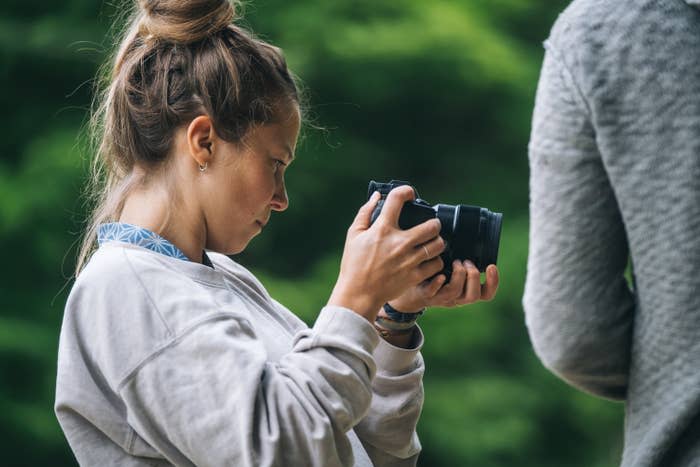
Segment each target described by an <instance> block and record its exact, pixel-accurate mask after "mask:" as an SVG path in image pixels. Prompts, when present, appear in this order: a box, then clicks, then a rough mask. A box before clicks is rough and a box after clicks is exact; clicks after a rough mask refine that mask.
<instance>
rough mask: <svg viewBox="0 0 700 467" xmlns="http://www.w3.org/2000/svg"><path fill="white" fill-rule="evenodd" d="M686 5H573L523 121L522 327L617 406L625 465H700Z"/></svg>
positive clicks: (698, 225)
mask: <svg viewBox="0 0 700 467" xmlns="http://www.w3.org/2000/svg"><path fill="white" fill-rule="evenodd" d="M697 3H698V2H696V1H692V0H688V1H683V0H627V1H621V0H618V1H611V0H576V1H574V2H573V3H572V4H571V5H570V6H569V8H568V9H567V10H566V11H565V12H564V13H563V14H562V15H561V16H560V17H559V19H558V20H557V22H556V24H555V26H554V27H553V29H552V32H551V35H550V37H549V39H548V40H547V42H546V43H545V47H546V55H545V61H544V65H543V68H542V74H541V78H540V85H539V88H538V92H537V99H536V107H535V112H534V117H533V127H532V138H531V142H530V148H529V149H530V168H531V179H530V190H531V199H530V214H531V224H530V256H529V260H528V275H527V282H526V288H525V296H524V300H523V301H524V307H525V311H526V322H527V325H528V329H529V332H530V335H531V339H532V342H533V344H534V347H535V350H536V352H537V354H538V355H539V357H540V358H541V359H542V361H543V362H544V364H545V365H546V366H547V367H549V368H550V369H551V370H552V371H554V372H555V373H557V374H558V375H559V376H561V377H562V378H564V379H565V380H567V381H568V382H569V383H571V384H573V385H574V386H576V387H578V388H581V389H584V390H586V391H589V392H591V393H593V394H596V395H599V396H602V397H607V398H611V399H618V400H624V401H625V408H626V420H625V427H624V429H625V445H624V454H623V458H622V465H623V466H629V467H632V466H634V467H647V466H700V240H699V239H698V235H700V11H698V9H697V8H696V6H697V5H696V4H697ZM628 258H631V261H632V264H633V274H634V279H635V287H634V289H630V287H629V286H628V284H627V282H626V280H625V278H624V270H625V267H626V265H627V262H628Z"/></svg>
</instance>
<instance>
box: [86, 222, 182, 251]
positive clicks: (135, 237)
mask: <svg viewBox="0 0 700 467" xmlns="http://www.w3.org/2000/svg"><path fill="white" fill-rule="evenodd" d="M113 240H116V241H119V242H126V243H131V244H133V245H138V246H141V247H144V248H148V249H149V250H151V251H155V252H156V253H161V254H163V255H166V256H172V257H173V258H178V259H182V260H185V261H189V260H190V259H189V258H188V257H187V256H185V254H184V253H183V252H182V251H181V250H180V249H179V248H178V247H176V246H175V245H173V244H172V243H170V242H169V241H167V240H166V239H164V238H163V237H161V236H160V235H158V234H157V233H155V232H151V231H150V230H148V229H144V228H143V227H139V226H138V225H133V224H127V223H125V222H110V223H108V224H100V226H99V227H98V228H97V242H98V243H99V244H100V245H102V244H103V243H105V242H109V241H113Z"/></svg>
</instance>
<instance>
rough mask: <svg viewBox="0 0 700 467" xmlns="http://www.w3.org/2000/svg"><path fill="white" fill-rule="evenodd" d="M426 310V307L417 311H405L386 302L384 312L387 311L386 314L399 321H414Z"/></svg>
mask: <svg viewBox="0 0 700 467" xmlns="http://www.w3.org/2000/svg"><path fill="white" fill-rule="evenodd" d="M424 311H425V308H423V309H422V310H420V311H419V312H417V313H403V312H401V311H399V310H397V309H396V308H394V307H393V306H391V305H389V304H388V303H385V304H384V313H386V316H387V317H388V318H389V319H390V320H392V321H396V322H397V323H412V322H414V321H415V320H417V319H418V317H419V316H420V315H422V314H423V312H424Z"/></svg>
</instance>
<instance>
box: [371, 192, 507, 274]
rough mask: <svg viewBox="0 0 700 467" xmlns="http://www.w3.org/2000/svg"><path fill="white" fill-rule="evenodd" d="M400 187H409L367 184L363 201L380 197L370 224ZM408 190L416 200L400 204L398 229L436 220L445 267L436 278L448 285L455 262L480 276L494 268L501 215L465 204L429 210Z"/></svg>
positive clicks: (427, 205)
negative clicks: (442, 277)
mask: <svg viewBox="0 0 700 467" xmlns="http://www.w3.org/2000/svg"><path fill="white" fill-rule="evenodd" d="M402 185H408V186H411V184H410V183H408V182H403V181H399V180H392V181H390V182H389V183H380V182H375V181H374V180H372V181H370V182H369V189H368V191H367V199H369V198H370V197H371V196H372V193H374V192H375V191H378V192H379V193H380V194H381V199H380V200H379V202H378V204H377V206H376V207H375V208H374V211H372V220H371V222H372V223H374V221H375V220H376V219H377V217H379V214H380V213H381V212H382V208H383V207H384V202H385V201H386V197H387V196H388V195H389V192H390V191H391V190H393V189H394V188H396V187H399V186H402ZM411 188H413V192H414V193H415V195H416V199H415V200H414V201H408V202H406V203H404V205H403V207H402V208H401V214H400V216H399V227H400V228H402V229H404V230H406V229H410V228H411V227H414V226H416V225H418V224H421V223H423V222H425V221H427V220H430V219H433V218H437V219H438V220H440V224H441V226H442V227H441V228H440V236H441V237H442V239H443V240H444V241H445V251H444V252H443V253H442V254H441V255H440V257H441V258H442V261H443V263H444V264H445V267H444V269H443V270H442V271H440V273H438V274H445V276H447V280H448V281H449V279H450V277H451V275H452V262H453V261H454V260H456V259H458V260H460V261H464V260H465V259H468V260H470V261H471V262H472V263H474V265H476V267H477V268H478V269H479V271H481V272H484V271H485V270H486V266H488V265H489V264H496V259H497V258H498V245H499V242H500V238H501V223H502V220H503V214H501V213H498V212H491V211H489V210H488V209H486V208H482V207H479V206H469V205H466V204H458V205H456V206H453V205H451V204H436V205H434V206H432V205H430V204H429V203H428V202H426V201H424V200H422V199H420V198H419V197H418V192H417V191H416V189H415V188H414V187H413V186H411Z"/></svg>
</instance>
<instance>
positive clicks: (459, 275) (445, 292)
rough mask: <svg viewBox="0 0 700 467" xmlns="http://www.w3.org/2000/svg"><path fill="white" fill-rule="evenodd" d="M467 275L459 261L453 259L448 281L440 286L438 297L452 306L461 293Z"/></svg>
mask: <svg viewBox="0 0 700 467" xmlns="http://www.w3.org/2000/svg"><path fill="white" fill-rule="evenodd" d="M466 277H467V270H466V268H465V267H464V265H463V264H462V262H461V261H459V260H455V261H454V262H453V263H452V276H451V277H450V282H449V283H448V284H447V285H446V286H445V287H443V288H442V290H441V291H440V293H439V294H438V295H439V297H440V299H441V300H442V301H443V303H445V304H446V305H447V306H454V305H455V304H456V303H455V302H456V300H458V299H459V297H460V295H462V290H464V281H465V280H466Z"/></svg>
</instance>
